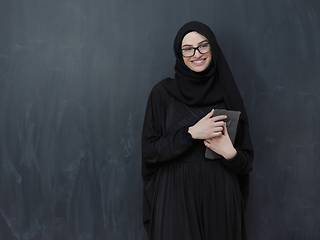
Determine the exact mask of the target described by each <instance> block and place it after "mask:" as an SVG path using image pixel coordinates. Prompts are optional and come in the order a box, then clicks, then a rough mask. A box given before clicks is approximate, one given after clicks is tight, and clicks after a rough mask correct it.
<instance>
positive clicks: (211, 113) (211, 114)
mask: <svg viewBox="0 0 320 240" xmlns="http://www.w3.org/2000/svg"><path fill="white" fill-rule="evenodd" d="M213 112H214V109H212V110H211V111H210V112H209V113H208V114H207V115H206V116H205V118H211V117H212V116H213Z"/></svg>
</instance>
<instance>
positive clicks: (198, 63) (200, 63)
mask: <svg viewBox="0 0 320 240" xmlns="http://www.w3.org/2000/svg"><path fill="white" fill-rule="evenodd" d="M205 61H206V58H203V59H199V60H194V61H191V62H192V63H193V64H194V65H196V66H201V65H202V64H203V63H204V62H205Z"/></svg>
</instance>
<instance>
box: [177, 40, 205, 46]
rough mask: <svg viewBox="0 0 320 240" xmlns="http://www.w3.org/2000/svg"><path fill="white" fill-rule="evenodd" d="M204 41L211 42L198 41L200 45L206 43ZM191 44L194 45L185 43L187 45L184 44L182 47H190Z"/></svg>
mask: <svg viewBox="0 0 320 240" xmlns="http://www.w3.org/2000/svg"><path fill="white" fill-rule="evenodd" d="M204 42H209V40H203V41H201V42H199V43H198V46H199V45H200V44H201V43H204ZM189 46H193V45H191V44H185V45H183V46H182V47H189Z"/></svg>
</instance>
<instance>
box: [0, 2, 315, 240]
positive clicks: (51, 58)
mask: <svg viewBox="0 0 320 240" xmlns="http://www.w3.org/2000/svg"><path fill="white" fill-rule="evenodd" d="M190 20H198V21H202V22H204V23H206V24H207V25H209V26H210V27H211V28H212V29H213V31H214V32H215V34H216V37H217V39H218V42H219V44H220V46H221V48H222V50H223V51H224V53H225V56H226V58H227V60H228V62H229V64H230V67H231V69H232V72H233V74H234V77H235V79H236V82H237V84H238V86H239V89H240V91H241V94H242V96H243V98H244V101H245V105H246V108H247V111H248V115H249V118H250V124H251V125H250V131H251V135H252V139H253V143H254V147H255V151H256V154H255V162H254V171H253V172H252V174H251V194H250V198H249V203H248V204H249V205H248V208H247V212H246V217H247V230H248V235H249V239H255V240H275V239H276V240H278V239H285V240H287V239H294V240H302V239H306V240H313V239H320V228H319V222H320V190H319V185H320V174H319V172H320V163H319V161H320V127H319V123H320V111H319V110H320V2H319V1H318V0H269V1H264V0H242V1H238V0H215V1H212V0H210V1H209V0H197V1H191V0H176V1H172V0H19V1H18V0H1V2H0V160H1V161H0V239H4V240H10V239H19V240H20V239H21V240H22V239H23V240H36V239H48V240H50V239H59V240H64V239H67V240H70V239H75V240H78V239H111V240H145V239H146V234H145V231H144V229H143V227H142V181H141V174H140V168H141V151H140V136H141V127H142V122H143V117H144V110H145V106H146V101H147V98H148V95H149V92H150V90H151V88H152V86H153V85H154V84H156V83H157V82H158V81H160V80H161V79H163V78H165V77H168V76H173V73H174V71H173V66H174V63H175V60H174V55H173V50H172V49H173V47H172V45H173V39H174V37H175V34H176V32H177V31H178V29H179V28H180V27H181V26H182V25H183V24H184V23H186V22H187V21H190Z"/></svg>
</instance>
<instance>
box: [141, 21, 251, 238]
mask: <svg viewBox="0 0 320 240" xmlns="http://www.w3.org/2000/svg"><path fill="white" fill-rule="evenodd" d="M174 53H175V56H176V65H175V77H174V79H171V78H167V79H164V80H162V81H161V82H159V83H158V84H157V85H155V86H154V88H153V89H152V91H151V93H150V96H149V100H148V103H147V108H146V114H145V120H144V126H143V134H142V177H143V184H144V202H143V222H144V226H145V228H146V230H147V232H148V236H149V239H150V240H215V239H217V240H229V239H230V240H231V239H246V231H245V225H244V208H245V205H246V201H247V196H248V183H249V182H248V173H249V172H251V171H252V161H253V147H252V144H251V139H250V135H249V127H248V119H247V114H246V111H245V108H244V104H243V101H242V98H241V96H240V93H239V91H238V89H237V86H236V84H235V82H234V80H233V76H232V74H231V72H230V69H229V67H228V64H227V62H226V60H225V58H224V55H223V53H222V52H221V49H220V47H219V46H218V44H217V41H216V38H215V36H214V34H213V33H212V31H211V30H210V28H209V27H208V26H206V25H205V24H203V23H200V22H189V23H187V24H185V25H184V26H183V27H182V28H181V29H180V30H179V32H178V34H177V36H176V38H175V41H174ZM214 109H229V110H237V111H240V112H241V115H240V120H239V124H238V130H237V135H236V139H235V142H234V145H233V144H232V142H231V140H230V137H229V135H228V129H227V128H226V125H225V123H224V121H222V120H224V119H225V118H226V116H223V115H222V116H217V117H212V115H213V112H214ZM206 147H208V148H210V149H212V150H213V151H214V152H216V153H218V154H219V155H221V158H220V159H215V160H210V159H207V158H205V149H206Z"/></svg>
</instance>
